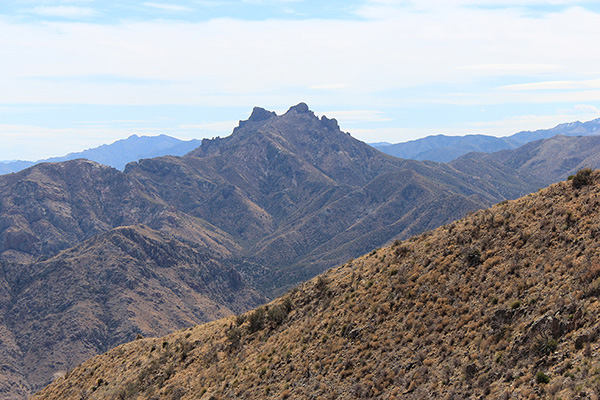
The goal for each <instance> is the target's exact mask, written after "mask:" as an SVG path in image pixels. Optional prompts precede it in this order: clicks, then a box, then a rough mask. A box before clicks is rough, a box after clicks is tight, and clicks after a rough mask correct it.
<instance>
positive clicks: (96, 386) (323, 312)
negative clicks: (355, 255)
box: [34, 171, 600, 399]
mask: <svg viewBox="0 0 600 400" xmlns="http://www.w3.org/2000/svg"><path fill="white" fill-rule="evenodd" d="M580 174H581V176H580V178H583V177H584V175H585V179H586V182H587V183H585V184H583V185H580V184H579V183H577V182H578V179H579V178H576V177H574V178H573V179H571V180H569V181H566V182H561V183H558V184H555V185H552V186H550V187H549V188H546V189H543V190H540V191H539V192H537V193H534V194H531V195H528V196H525V197H523V198H521V199H519V200H516V201H510V202H503V203H501V204H497V205H496V206H494V207H492V208H491V209H488V210H482V211H478V212H475V213H471V214H470V215H469V216H468V217H466V218H464V219H462V220H459V221H457V222H454V223H451V224H448V225H446V226H443V227H441V228H439V229H436V230H434V231H430V232H426V233H424V234H422V235H419V236H416V237H414V238H412V239H409V240H407V241H396V242H394V243H393V244H392V245H391V246H389V247H386V248H383V249H379V250H376V251H374V252H371V253H370V254H369V255H367V256H364V257H361V258H359V259H356V260H352V261H349V262H348V263H346V264H344V265H342V266H340V267H337V268H335V269H332V270H330V271H329V272H327V273H325V274H324V275H321V276H319V277H318V278H316V279H313V280H312V281H310V282H308V283H305V284H302V285H300V286H298V287H297V288H295V289H294V290H292V291H290V292H289V293H287V294H286V295H285V296H283V297H281V298H279V299H277V300H275V301H274V302H272V303H270V304H268V305H265V306H263V307H260V308H258V309H256V310H253V311H250V312H248V313H246V314H243V315H241V316H238V317H229V318H225V319H222V320H219V321H215V322H212V323H209V324H206V325H202V326H196V327H193V328H190V329H186V330H183V331H179V332H176V333H174V334H172V335H169V336H166V337H164V338H161V339H142V340H137V341H135V342H132V343H129V344H126V345H123V346H121V347H118V348H116V349H114V350H112V351H110V352H108V353H106V354H104V355H102V356H99V357H97V358H94V359H92V360H90V361H88V362H86V363H84V364H83V365H81V366H80V367H79V368H76V369H74V370H73V371H71V372H69V374H68V375H67V376H65V377H64V378H61V379H59V380H58V381H57V382H56V383H55V384H53V385H51V386H50V387H49V388H47V389H46V390H44V391H43V392H41V393H40V394H39V395H37V396H35V397H34V398H35V399H42V398H46V399H55V398H61V399H64V398H80V397H78V396H82V395H85V396H86V398H115V397H117V398H122V399H139V398H173V399H192V398H194V399H197V398H201V399H226V398H240V397H241V396H243V397H244V398H256V399H258V398H261V399H262V398H272V399H288V398H289V399H292V398H295V399H305V398H315V399H356V398H382V399H395V398H414V399H423V398H436V399H438V398H441V399H444V398H447V399H455V398H482V397H484V398H485V397H488V398H504V399H509V398H519V399H541V398H550V399H568V398H576V397H578V396H579V397H581V398H597V396H598V395H600V362H599V361H598V357H597V353H598V349H599V343H598V340H597V339H598V333H599V330H600V322H598V321H599V312H600V307H599V306H600V303H599V302H598V295H599V293H600V245H599V242H598V239H599V238H600V228H599V227H598V222H599V221H598V209H599V208H600V176H599V173H598V172H596V171H590V172H580V173H578V175H580Z"/></svg>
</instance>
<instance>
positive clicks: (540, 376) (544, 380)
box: [535, 371, 550, 383]
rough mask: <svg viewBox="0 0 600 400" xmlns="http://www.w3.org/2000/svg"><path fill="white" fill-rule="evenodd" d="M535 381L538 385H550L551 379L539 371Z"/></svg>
mask: <svg viewBox="0 0 600 400" xmlns="http://www.w3.org/2000/svg"><path fill="white" fill-rule="evenodd" d="M535 381H536V382H537V383H548V382H550V377H549V376H548V375H546V374H545V373H543V372H542V371H539V372H538V373H537V374H536V375H535Z"/></svg>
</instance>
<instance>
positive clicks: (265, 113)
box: [248, 107, 277, 122]
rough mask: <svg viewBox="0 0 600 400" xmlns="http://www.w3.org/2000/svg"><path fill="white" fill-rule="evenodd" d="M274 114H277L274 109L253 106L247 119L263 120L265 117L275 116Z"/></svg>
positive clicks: (253, 120)
mask: <svg viewBox="0 0 600 400" xmlns="http://www.w3.org/2000/svg"><path fill="white" fill-rule="evenodd" d="M276 116H277V114H275V112H274V111H269V110H265V109H264V108H261V107H254V109H253V110H252V114H250V118H248V121H251V122H258V121H265V120H267V119H270V118H271V117H276Z"/></svg>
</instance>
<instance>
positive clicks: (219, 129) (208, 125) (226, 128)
mask: <svg viewBox="0 0 600 400" xmlns="http://www.w3.org/2000/svg"><path fill="white" fill-rule="evenodd" d="M238 123H239V121H218V122H205V123H199V124H187V125H180V126H179V127H180V128H181V129H195V130H199V131H203V132H209V133H219V134H222V133H231V131H233V128H235V127H236V126H237V125H238Z"/></svg>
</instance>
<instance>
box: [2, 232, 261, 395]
mask: <svg viewBox="0 0 600 400" xmlns="http://www.w3.org/2000/svg"><path fill="white" fill-rule="evenodd" d="M3 276H5V277H6V278H5V279H6V280H7V281H8V282H7V283H8V285H9V287H10V290H8V291H6V294H5V298H4V299H3V303H4V307H3V308H4V312H3V315H2V320H1V321H2V330H3V331H5V332H10V333H12V341H11V342H9V343H13V344H14V348H11V347H8V348H4V346H2V348H1V349H0V353H2V355H3V356H5V357H6V355H11V354H13V356H12V357H11V358H5V357H2V358H3V363H4V366H5V367H7V368H10V369H11V370H13V371H20V372H21V373H22V374H23V375H25V377H26V379H27V382H28V383H29V387H30V388H32V389H38V390H39V388H41V387H43V386H45V385H46V384H48V383H49V382H50V381H51V380H52V379H53V377H56V376H58V375H60V374H61V373H64V372H65V371H66V370H67V369H69V368H71V367H72V366H73V365H77V364H79V363H81V362H82V361H84V360H86V359H87V358H89V357H91V356H93V355H95V354H98V353H101V352H104V351H107V350H108V349H110V348H112V347H114V346H116V345H118V344H121V343H124V342H127V341H130V340H133V339H134V338H135V337H136V335H138V334H142V335H144V336H146V335H148V336H159V335H164V334H167V333H169V332H172V331H173V329H174V328H176V329H180V328H183V327H187V326H191V325H193V324H195V323H198V322H201V321H204V322H207V321H211V320H214V319H216V318H221V317H223V316H226V315H231V314H234V313H239V312H241V311H245V310H247V309H249V308H252V307H256V306H257V305H259V304H261V303H263V302H264V301H265V298H264V297H263V296H261V295H260V294H258V293H257V292H255V291H254V290H253V289H252V288H250V287H249V286H248V284H247V283H246V282H245V281H244V279H243V278H242V277H241V276H240V275H239V273H238V272H237V271H235V270H234V269H232V268H231V267H228V266H226V265H224V264H222V263H219V262H218V261H216V260H214V259H211V258H210V256H209V255H208V254H207V253H206V251H205V250H203V249H202V248H201V247H199V246H190V245H188V244H184V243H182V242H180V241H177V240H175V239H171V238H168V237H165V236H164V235H162V234H160V233H159V232H156V231H153V230H151V229H149V228H147V227H144V226H132V227H123V228H118V229H116V230H113V231H110V232H108V233H105V234H101V235H98V236H96V237H94V238H92V239H89V240H87V241H85V242H83V243H82V244H80V245H78V246H76V247H74V248H72V249H69V250H66V251H64V252H61V253H59V254H58V255H57V256H55V257H53V258H50V259H48V260H46V261H43V262H37V263H34V264H32V265H31V266H27V267H25V266H22V265H12V266H11V265H6V266H5V267H4V268H3ZM5 337H9V335H8V333H7V334H6V335H5ZM41 338H43V340H41ZM15 353H17V354H16V356H14V354H15ZM0 393H1V391H0ZM0 398H4V397H3V396H2V395H1V394H0Z"/></svg>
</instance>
